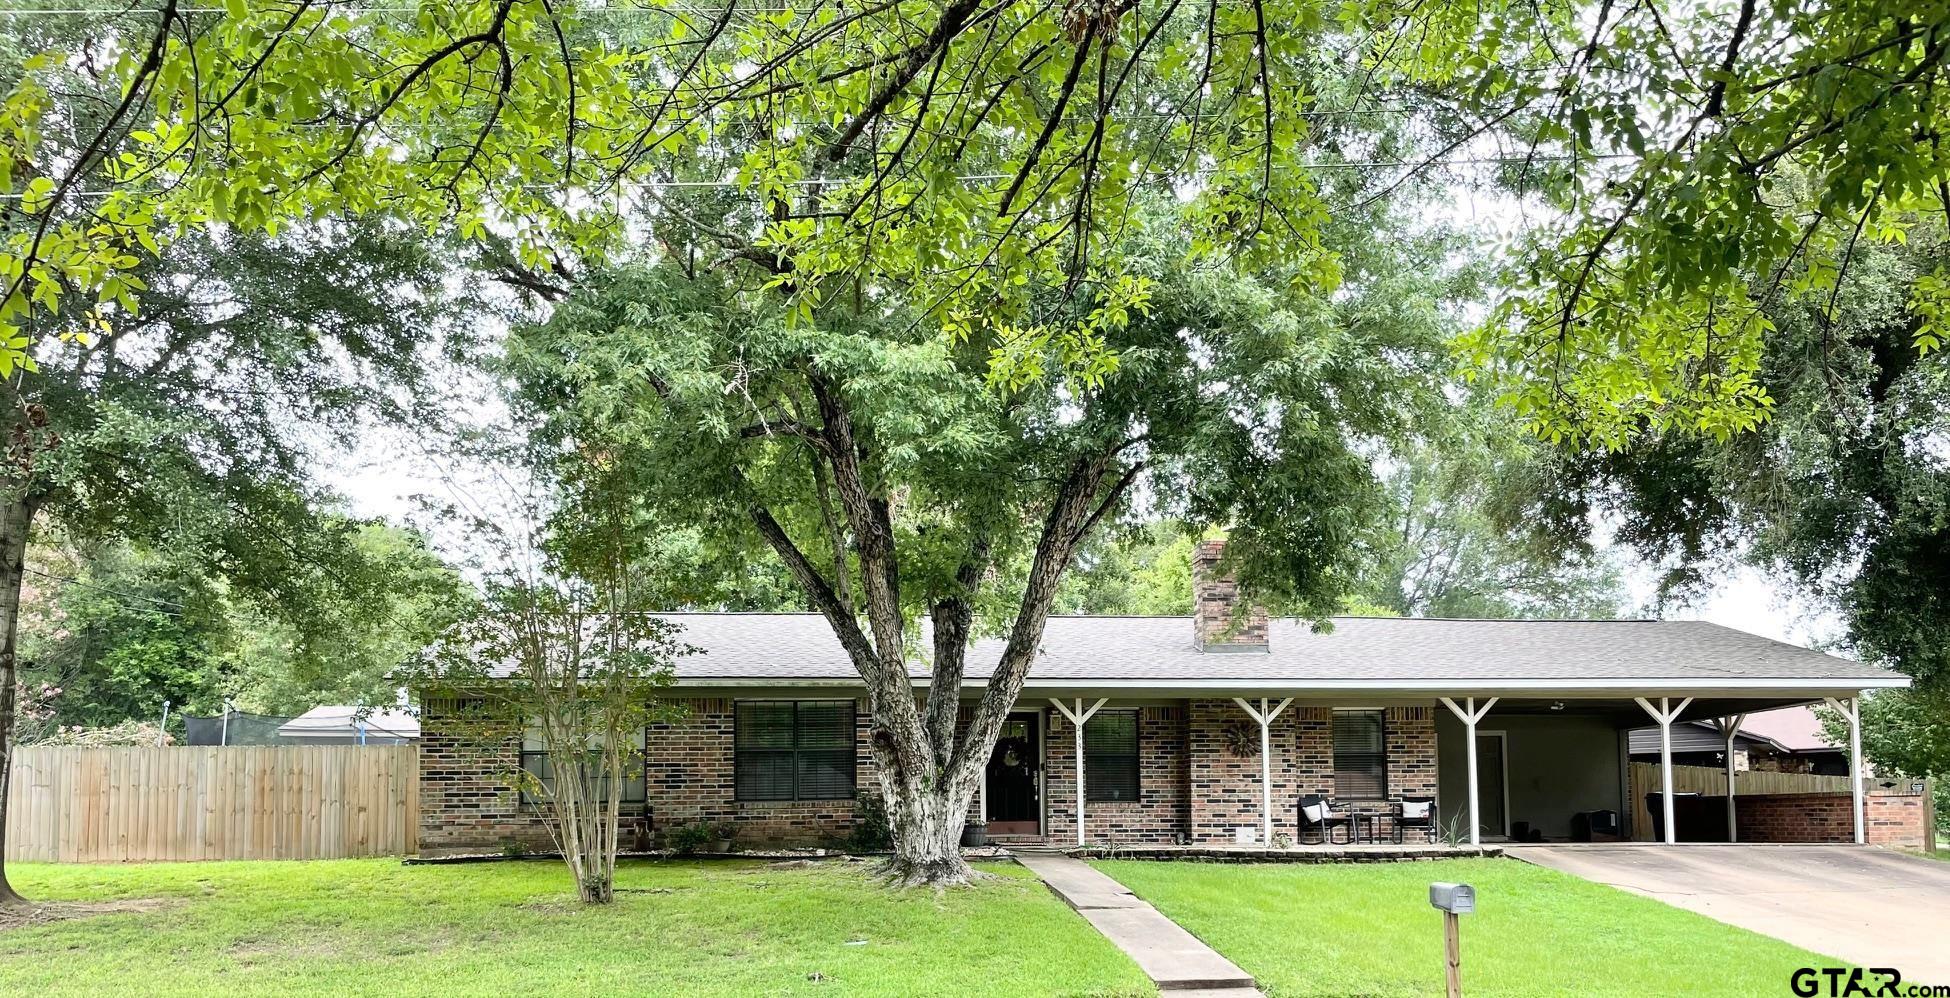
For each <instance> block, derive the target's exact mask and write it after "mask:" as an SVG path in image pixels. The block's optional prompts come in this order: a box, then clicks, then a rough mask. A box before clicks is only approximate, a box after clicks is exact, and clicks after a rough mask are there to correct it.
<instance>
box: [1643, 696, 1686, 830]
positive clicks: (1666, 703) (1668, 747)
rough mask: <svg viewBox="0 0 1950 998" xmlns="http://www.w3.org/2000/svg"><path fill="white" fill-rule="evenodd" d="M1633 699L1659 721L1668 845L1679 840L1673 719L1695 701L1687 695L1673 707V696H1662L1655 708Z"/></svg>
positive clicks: (1662, 786) (1660, 763) (1661, 770)
mask: <svg viewBox="0 0 1950 998" xmlns="http://www.w3.org/2000/svg"><path fill="white" fill-rule="evenodd" d="M1632 699H1634V700H1637V701H1638V702H1639V706H1641V707H1644V708H1645V712H1646V713H1647V714H1650V715H1652V719H1653V720H1655V721H1657V722H1659V788H1660V791H1661V792H1660V794H1659V803H1660V805H1661V807H1660V810H1661V811H1662V812H1663V814H1662V817H1663V818H1664V819H1665V823H1666V845H1672V844H1674V843H1676V842H1678V841H1679V836H1678V834H1677V831H1676V830H1675V829H1674V828H1673V827H1672V720H1673V718H1675V717H1678V716H1679V714H1680V712H1681V711H1683V710H1685V709H1686V706H1687V705H1688V704H1690V703H1692V702H1693V698H1692V697H1687V698H1686V699H1684V700H1681V701H1679V706H1678V707H1672V706H1671V704H1672V700H1671V698H1669V697H1660V698H1659V706H1658V707H1657V708H1654V707H1653V706H1652V703H1651V701H1649V700H1647V699H1646V698H1644V697H1633V698H1632ZM1668 708H1670V709H1668Z"/></svg>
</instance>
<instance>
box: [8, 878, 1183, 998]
mask: <svg viewBox="0 0 1950 998" xmlns="http://www.w3.org/2000/svg"><path fill="white" fill-rule="evenodd" d="M987 869H988V870H990V871H991V872H993V873H996V874H999V875H1000V876H999V877H998V878H996V879H993V880H985V881H983V882H982V883H981V884H980V885H979V886H977V887H975V888H973V889H969V890H957V891H949V892H946V893H943V894H940V895H936V894H934V893H932V892H927V891H920V892H914V891H905V892H894V891H889V890H887V889H885V888H882V887H880V886H879V885H878V884H876V883H874V882H873V881H871V880H870V879H869V878H868V877H867V875H866V874H865V873H864V872H863V871H862V869H861V867H860V866H859V865H839V864H830V863H829V864H823V865H802V866H770V865H767V864H764V863H759V862H668V863H658V862H642V863H629V864H626V865H625V866H624V867H623V869H622V870H621V871H620V872H619V873H618V875H617V884H618V900H617V903H616V905H615V906H614V907H613V908H611V909H593V910H592V909H585V908H582V907H580V906H578V905H577V904H576V903H575V899H574V895H573V893H572V892H571V891H570V890H569V889H568V876H567V873H566V872H565V870H564V868H563V867H562V866H561V864H560V863H554V862H541V861H533V862H516V863H484V864H471V865H455V866H402V865H400V864H399V863H398V862H396V861H383V860H370V861H368V860H345V861H335V862H315V863H297V862H283V863H170V864H147V865H131V866H51V865H35V864H21V865H13V866H10V867H9V869H8V873H9V875H10V876H11V877H12V879H13V881H14V883H15V884H16V885H17V886H18V887H19V888H20V890H21V891H22V893H24V894H26V895H27V896H29V897H33V898H35V899H37V900H48V901H53V900H68V901H95V902H99V901H106V900H110V899H164V900H163V901H162V906H161V907H158V908H155V909H153V910H145V911H134V912H121V913H115V914H100V915H92V916H89V917H85V918H78V919H71V920H67V921H60V922H53V923H48V924H39V925H26V926H20V927H14V928H8V929H5V930H4V931H0V995H36V996H41V995H57V994H117V993H120V994H129V995H135V994H140V995H154V994H232V995H241V994H283V993H292V992H296V991H307V992H325V991H330V992H331V993H334V994H362V995H388V996H391V995H414V994H435V993H439V994H501V995H507V994H541V995H547V994H617V993H633V994H680V993H681V994H687V995H689V994H701V995H730V994H741V995H742V994H789V993H790V994H814V993H823V994H849V995H883V994H884V995H917V994H919V995H926V994H965V993H968V992H969V991H970V990H971V989H973V990H979V991H982V992H986V993H988V994H996V995H1018V994H1021V995H1031V994H1036V995H1040V994H1153V993H1155V992H1154V991H1153V989H1152V988H1151V985H1150V982H1149V981H1148V980H1147V979H1146V978H1145V977H1144V975H1143V974H1142V973H1141V972H1139V970H1138V969H1137V967H1136V965H1134V964H1132V963H1131V962H1130V961H1129V960H1128V959H1127V958H1125V957H1124V955H1123V954H1121V953H1119V952H1118V951H1117V950H1116V948H1115V947H1113V946H1111V945H1110V943H1109V942H1107V941H1105V940H1104V939H1103V938H1102V937H1101V936H1099V935H1098V934H1097V933H1096V931H1095V930H1094V929H1092V928H1091V927H1090V926H1089V925H1088V924H1087V923H1085V922H1084V921H1083V920H1082V919H1081V918H1078V917H1077V916H1076V914H1075V913H1074V912H1072V911H1070V910H1069V909H1068V908H1066V907H1065V906H1064V905H1063V904H1062V902H1060V901H1058V900H1057V899H1056V898H1055V897H1054V896H1052V895H1051V894H1050V893H1049V892H1048V891H1047V890H1045V889H1044V888H1043V887H1042V885H1041V884H1038V883H1037V882H1036V881H1035V880H1034V879H1033V878H1030V877H1029V876H1028V873H1027V871H1024V870H1022V869H1021V868H1019V867H1016V866H1013V865H1007V866H990V867H987Z"/></svg>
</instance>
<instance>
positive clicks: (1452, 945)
mask: <svg viewBox="0 0 1950 998" xmlns="http://www.w3.org/2000/svg"><path fill="white" fill-rule="evenodd" d="M1429 904H1430V906H1432V907H1434V908H1435V909H1436V910H1437V911H1440V912H1442V951H1443V958H1444V960H1443V964H1444V965H1443V977H1444V980H1445V982H1446V983H1447V985H1448V994H1449V998H1462V924H1461V922H1459V921H1458V920H1457V916H1458V915H1467V914H1469V913H1470V912H1473V911H1475V910H1476V888H1474V887H1471V886H1469V885H1468V884H1430V885H1429Z"/></svg>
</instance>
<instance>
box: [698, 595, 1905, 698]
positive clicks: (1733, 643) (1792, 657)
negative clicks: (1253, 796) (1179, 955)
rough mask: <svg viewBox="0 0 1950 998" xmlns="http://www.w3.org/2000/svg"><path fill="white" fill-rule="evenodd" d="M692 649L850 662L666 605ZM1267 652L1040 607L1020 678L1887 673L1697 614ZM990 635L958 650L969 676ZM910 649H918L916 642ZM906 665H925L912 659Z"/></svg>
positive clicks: (1282, 639)
mask: <svg viewBox="0 0 1950 998" xmlns="http://www.w3.org/2000/svg"><path fill="white" fill-rule="evenodd" d="M667 617H668V619H669V620H671V621H672V622H673V623H676V624H679V625H681V626H682V631H681V632H680V634H679V635H678V640H680V641H682V642H684V643H686V644H689V645H693V646H695V647H697V648H698V649H700V651H699V653H697V654H694V655H689V656H685V657H683V658H682V659H680V660H679V662H678V663H677V674H678V677H679V679H681V680H684V681H689V682H697V681H702V680H713V679H722V680H737V681H753V680H772V679H776V680H780V681H784V682H791V681H794V680H834V679H853V678H857V674H856V673H855V672H854V671H853V666H852V664H851V663H850V662H849V661H848V660H847V657H846V653H845V652H844V650H842V649H841V647H840V644H839V641H838V639H837V638H835V637H834V636H833V633H832V631H831V629H830V628H828V626H827V624H826V621H825V619H824V618H822V617H820V616H819V615H817V614H765V613H672V614H668V615H667ZM1269 643H1270V650H1269V651H1267V652H1263V653H1262V652H1201V651H1199V650H1198V649H1197V648H1196V647H1194V645H1193V643H1192V623H1191V619H1190V618H1189V617H1051V618H1050V620H1049V626H1048V628H1047V629H1046V630H1045V632H1044V635H1043V642H1042V649H1041V653H1040V654H1039V655H1038V657H1037V659H1036V663H1035V665H1034V666H1032V667H1031V668H1030V672H1029V675H1030V678H1031V679H1032V680H1043V681H1049V680H1067V679H1075V680H1079V681H1091V680H1096V681H1124V682H1136V681H1158V682H1162V683H1170V682H1173V681H1178V680H1192V679H1195V680H1208V681H1211V680H1240V681H1242V682H1254V681H1260V682H1285V683H1294V682H1307V681H1312V680H1331V681H1347V680H1374V681H1375V682H1376V683H1377V684H1378V685H1386V684H1387V683H1388V682H1389V681H1400V680H1431V679H1438V680H1439V679H1448V678H1456V679H1491V678H1493V679H1509V680H1544V679H1550V680H1560V679H1572V680H1606V679H1619V680H1652V679H1660V680H1685V679H1698V680H1702V681H1711V680H1716V679H1717V680H1728V679H1732V680H1743V681H1745V680H1765V679H1779V680H1793V681H1809V680H1815V681H1819V680H1854V679H1867V680H1884V681H1886V680H1889V679H1892V678H1897V676H1896V674H1895V673H1892V672H1889V671H1888V670H1885V669H1880V668H1876V667H1874V666H1869V665H1864V664H1862V663H1860V662H1855V661H1852V660H1849V659H1845V658H1839V657H1837V656H1834V655H1828V654H1824V653H1822V652H1818V651H1812V650H1810V649H1807V648H1801V647H1798V646H1796V645H1791V644H1786V643H1784V642H1780V641H1774V640H1771V639H1769V638H1763V637H1760V636H1759V635H1755V634H1748V633H1746V632H1745V631H1739V630H1735V629H1733V628H1730V627H1722V626H1720V625H1718V624H1710V623H1706V622H1703V621H1680V620H1672V621H1655V620H1608V621H1589V620H1440V619H1420V618H1388V617H1337V618H1334V619H1333V628H1332V630H1331V631H1329V632H1326V633H1318V632H1315V631H1314V630H1313V629H1312V628H1311V627H1310V626H1309V625H1308V624H1306V623H1304V622H1300V621H1294V620H1274V621H1273V622H1272V623H1271V628H1270V638H1269ZM1002 644H1003V643H1002V641H1001V639H999V638H989V639H983V640H979V641H977V642H976V643H975V646H974V647H973V648H971V649H970V652H969V659H968V676H969V678H970V679H979V678H981V677H984V676H986V675H987V674H988V673H989V671H990V670H991V669H992V668H993V666H994V664H995V662H996V660H997V659H998V658H999V657H1000V655H1001V651H1002ZM917 647H918V648H922V649H925V648H927V647H928V645H927V644H926V642H925V641H923V642H920V643H918V644H917ZM915 675H917V676H922V675H925V670H924V669H922V668H921V667H918V666H917V667H916V668H915Z"/></svg>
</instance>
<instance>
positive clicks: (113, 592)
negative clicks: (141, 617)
mask: <svg viewBox="0 0 1950 998" xmlns="http://www.w3.org/2000/svg"><path fill="white" fill-rule="evenodd" d="M23 570H24V571H27V572H29V573H32V574H34V575H38V576H40V577H41V578H43V579H52V580H53V581H55V582H65V583H67V584H68V585H71V586H80V587H81V588H83V589H93V590H94V591H96V592H98V593H106V594H108V595H110V596H119V597H121V598H123V599H139V600H144V601H146V602H150V603H160V604H162V605H163V606H170V607H175V608H176V609H177V610H183V609H185V607H184V606H183V604H181V603H177V602H175V601H173V600H166V599H163V598H161V597H159V596H144V595H142V594H140V593H125V592H122V591H120V590H117V589H110V588H108V587H107V586H98V585H95V584H94V583H92V582H83V581H81V580H80V579H71V578H69V577H67V576H65V575H50V574H49V573H47V572H43V571H41V570H39V569H37V568H26V567H25V566H23ZM129 609H132V610H135V609H142V610H147V609H150V608H149V607H130V608H129ZM154 612H156V613H166V612H168V611H163V610H156V611H154ZM171 616H176V614H171Z"/></svg>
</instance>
